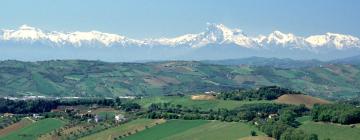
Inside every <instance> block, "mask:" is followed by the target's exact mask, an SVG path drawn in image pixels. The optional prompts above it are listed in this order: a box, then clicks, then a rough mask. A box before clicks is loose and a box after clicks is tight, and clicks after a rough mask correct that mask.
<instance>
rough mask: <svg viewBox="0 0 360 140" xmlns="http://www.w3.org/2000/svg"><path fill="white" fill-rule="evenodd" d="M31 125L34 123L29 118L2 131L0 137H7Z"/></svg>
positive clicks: (0, 130)
mask: <svg viewBox="0 0 360 140" xmlns="http://www.w3.org/2000/svg"><path fill="white" fill-rule="evenodd" d="M31 123H33V122H32V121H31V120H30V119H29V118H23V119H21V120H20V121H19V122H16V123H14V124H11V125H10V126H7V127H5V128H3V129H0V136H2V135H7V134H9V133H11V132H13V131H16V130H19V129H21V128H23V127H25V126H28V125H30V124H31Z"/></svg>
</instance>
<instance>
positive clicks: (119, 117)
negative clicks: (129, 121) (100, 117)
mask: <svg viewBox="0 0 360 140" xmlns="http://www.w3.org/2000/svg"><path fill="white" fill-rule="evenodd" d="M125 120H126V118H125V116H124V115H123V114H118V115H115V122H116V123H119V122H123V121H125Z"/></svg>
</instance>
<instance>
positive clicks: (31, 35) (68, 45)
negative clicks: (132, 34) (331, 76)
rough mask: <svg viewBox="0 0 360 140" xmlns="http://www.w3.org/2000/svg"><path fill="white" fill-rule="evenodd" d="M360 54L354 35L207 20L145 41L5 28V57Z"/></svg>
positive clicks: (1, 48)
mask: <svg viewBox="0 0 360 140" xmlns="http://www.w3.org/2000/svg"><path fill="white" fill-rule="evenodd" d="M359 54H360V40H359V38H358V37H354V36H351V35H344V34H337V33H325V34H323V35H312V36H308V37H301V36H296V35H294V34H291V33H282V32H280V31H274V32H272V33H270V34H269V35H258V36H255V37H252V36H248V35H246V34H245V33H244V32H243V31H242V30H240V29H230V28H228V27H226V26H225V25H222V24H207V27H206V30H205V31H204V32H201V33H197V34H186V35H182V36H179V37H175V38H157V39H142V40H140V39H132V38H128V37H125V36H122V35H117V34H110V33H103V32H99V31H90V32H57V31H44V30H41V29H38V28H34V27H31V26H27V25H23V26H21V27H19V28H18V29H16V30H5V29H3V30H0V59H2V60H4V59H16V60H27V61H35V60H49V59H87V60H104V61H139V60H219V59H231V58H245V57H252V56H258V57H277V58H292V59H320V60H331V59H338V58H345V57H351V56H355V55H359Z"/></svg>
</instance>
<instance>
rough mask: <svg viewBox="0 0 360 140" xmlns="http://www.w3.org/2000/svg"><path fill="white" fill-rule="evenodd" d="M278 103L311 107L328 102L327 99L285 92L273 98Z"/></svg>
mask: <svg viewBox="0 0 360 140" xmlns="http://www.w3.org/2000/svg"><path fill="white" fill-rule="evenodd" d="M275 102H278V103H284V104H293V105H300V104H304V105H305V106H306V107H309V108H311V107H312V106H313V105H314V104H328V103H330V102H329V101H327V100H324V99H320V98H316V97H311V96H308V95H302V94H285V95H282V96H280V97H279V98H278V99H276V100H275Z"/></svg>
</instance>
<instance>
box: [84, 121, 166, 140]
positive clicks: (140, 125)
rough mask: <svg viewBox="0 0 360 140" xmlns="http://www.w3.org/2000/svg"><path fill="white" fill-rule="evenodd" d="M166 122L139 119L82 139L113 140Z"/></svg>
mask: <svg viewBox="0 0 360 140" xmlns="http://www.w3.org/2000/svg"><path fill="white" fill-rule="evenodd" d="M164 122H165V120H150V119H137V120H134V121H131V122H129V123H126V124H123V125H120V126H118V127H114V128H110V129H107V130H105V131H101V132H99V133H95V134H92V135H89V136H86V137H83V138H81V139H80V140H113V139H114V138H118V137H119V136H123V135H127V134H128V133H129V132H130V133H135V132H136V131H141V130H144V129H145V127H146V126H147V127H152V126H154V125H156V123H158V124H161V123H164Z"/></svg>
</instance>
